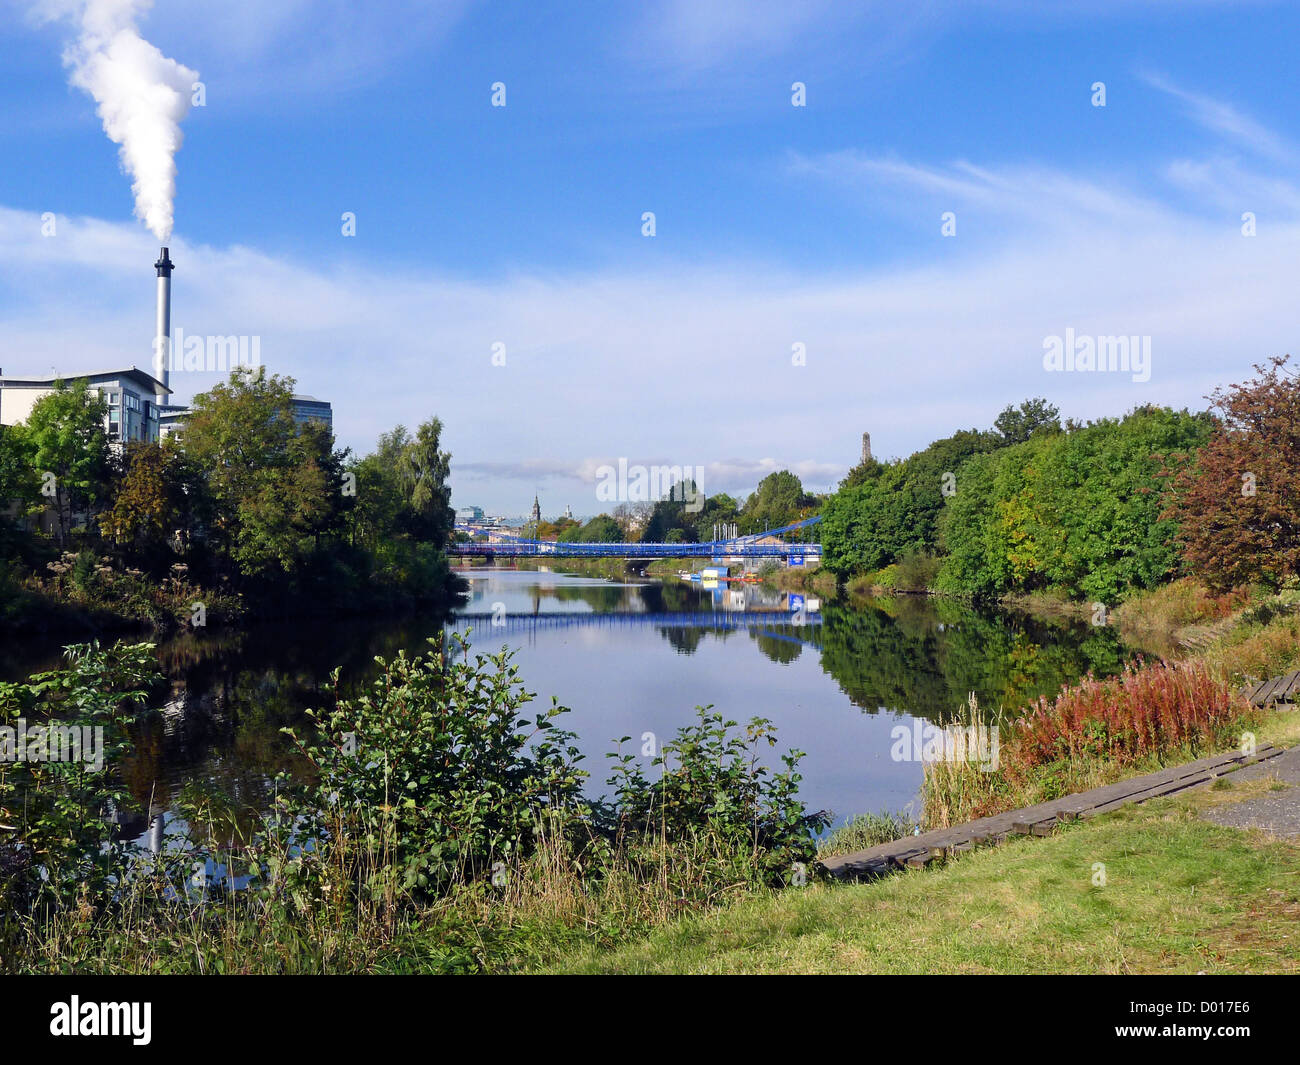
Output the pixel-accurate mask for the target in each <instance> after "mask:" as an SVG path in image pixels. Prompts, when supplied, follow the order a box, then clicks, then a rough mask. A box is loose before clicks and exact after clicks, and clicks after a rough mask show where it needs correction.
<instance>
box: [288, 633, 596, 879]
mask: <svg viewBox="0 0 1300 1065" xmlns="http://www.w3.org/2000/svg"><path fill="white" fill-rule="evenodd" d="M430 643H431V644H432V650H431V651H430V652H429V653H427V654H424V655H418V656H416V657H414V658H408V657H407V656H406V655H405V653H400V652H399V654H398V655H397V657H396V658H394V659H392V660H390V661H387V662H385V661H383V660H382V659H378V660H377V661H379V663H380V666H381V671H380V673H379V676H378V677H377V678H376V679H375V680H374V682H373V683H372V685H371V687H370V688H369V690H367V691H366V692H364V693H363V694H362V695H360V696H359V697H358V698H356V699H352V700H339V701H338V702H337V703H336V705H335V707H334V709H332V710H328V711H315V710H312V711H308V713H307V716H308V718H309V719H310V720H311V721H312V723H313V724H314V725H315V727H316V728H317V730H318V736H317V737H316V738H315V739H313V740H311V741H309V742H303V741H302V740H301V739H300V738H299V737H298V736H297V734H296V733H295V731H294V730H293V729H286V730H285V732H286V733H287V734H288V735H289V736H291V737H292V738H293V739H294V741H295V742H296V743H298V745H299V748H300V749H301V750H302V752H303V754H304V755H305V756H306V757H307V759H308V760H309V762H310V763H311V765H312V767H313V770H314V772H315V774H316V779H315V781H314V782H313V783H311V784H310V785H309V786H307V787H306V788H305V789H304V790H302V791H301V792H300V793H299V795H298V797H297V806H296V810H295V813H296V815H297V817H298V818H299V819H300V823H301V828H302V831H303V833H304V834H305V838H306V839H308V840H322V839H328V841H329V846H330V847H331V848H332V849H333V851H334V857H335V859H336V860H338V861H341V862H343V863H345V864H346V865H347V866H348V867H349V868H350V869H351V870H352V871H353V873H355V875H356V876H357V877H360V878H361V879H362V880H369V881H370V883H369V884H368V885H367V884H360V885H359V886H368V887H369V888H370V889H371V890H379V889H383V890H387V889H388V888H390V887H391V886H392V884H390V883H389V880H388V878H391V877H393V876H396V877H397V878H398V886H400V887H401V888H403V889H405V890H411V891H414V892H415V893H417V894H422V893H435V894H436V893H439V892H443V891H445V890H446V889H447V888H448V887H450V886H451V885H453V884H456V883H462V882H466V881H469V880H473V879H475V878H477V877H483V876H484V875H487V874H490V872H491V870H492V867H493V865H494V864H495V863H496V862H498V861H501V862H506V861H511V860H515V859H518V858H521V857H524V856H526V855H527V853H528V851H529V849H530V847H531V842H532V840H533V838H534V834H535V832H536V831H537V830H538V827H539V824H541V823H543V821H544V820H548V821H549V820H552V819H551V818H550V817H549V816H548V815H554V816H555V817H556V818H559V819H560V822H561V827H562V828H563V827H564V826H566V825H567V824H568V823H570V822H571V821H574V820H576V818H577V817H579V816H580V815H581V814H583V813H584V812H585V811H586V807H585V805H584V803H583V802H582V798H581V793H580V788H581V784H582V780H583V779H584V778H585V777H586V775H587V774H586V773H585V772H583V771H581V770H579V769H578V768H577V766H576V763H577V761H578V760H579V759H580V757H581V756H580V755H579V754H578V752H577V749H576V748H575V747H574V746H573V744H572V739H573V736H572V734H571V733H569V732H565V731H562V730H560V729H558V728H556V726H555V719H556V718H557V717H558V716H559V715H560V714H562V713H565V712H566V711H565V709H564V708H563V707H561V706H559V705H558V704H556V703H554V701H552V705H551V707H550V708H549V709H547V710H546V711H545V712H544V713H541V714H538V715H537V716H536V718H535V719H534V720H533V721H532V723H531V726H529V724H528V723H527V722H526V719H525V718H524V717H523V715H522V713H521V708H522V707H523V706H524V705H525V704H527V703H528V702H529V701H530V700H531V699H532V695H531V694H529V693H527V692H525V691H524V690H523V687H522V685H521V684H520V683H519V679H518V669H517V668H516V667H515V666H513V665H511V664H510V655H509V653H508V652H504V651H503V652H501V653H500V654H496V655H482V654H477V655H474V656H473V658H472V659H471V658H470V654H469V649H468V647H467V645H466V644H464V642H463V641H462V639H461V637H460V636H459V635H458V634H454V633H453V634H452V635H451V636H450V637H446V638H444V637H435V638H434V639H432V640H430ZM337 680H338V674H337V671H336V673H335V682H336V684H337ZM551 827H554V826H553V824H552V826H551Z"/></svg>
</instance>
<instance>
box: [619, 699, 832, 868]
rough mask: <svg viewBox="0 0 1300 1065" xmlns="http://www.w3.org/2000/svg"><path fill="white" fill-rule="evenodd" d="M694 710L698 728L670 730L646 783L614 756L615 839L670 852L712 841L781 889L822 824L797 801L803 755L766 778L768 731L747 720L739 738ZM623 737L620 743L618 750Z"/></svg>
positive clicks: (717, 718)
mask: <svg viewBox="0 0 1300 1065" xmlns="http://www.w3.org/2000/svg"><path fill="white" fill-rule="evenodd" d="M711 709H712V708H711V707H697V711H698V713H699V722H698V723H696V724H692V725H686V726H683V727H682V728H680V729H678V730H677V736H676V738H675V739H673V740H669V741H668V742H667V743H665V744H664V745H663V749H662V750H661V752H660V753H659V754H658V755H657V756H656V757H655V758H654V759H653V760H652V762H651V766H652V768H657V769H658V770H659V771H660V774H659V777H658V779H656V780H650V779H648V778H647V777H646V775H645V773H644V771H643V770H642V768H641V766H640V764H639V763H638V762H637V761H636V758H635V756H633V755H631V754H622V753H618V752H616V753H614V754H611V755H610V756H609V757H611V758H613V759H614V760H615V768H614V775H613V776H611V777H610V778H609V781H608V783H609V785H610V786H611V787H612V788H613V789H614V795H615V802H616V806H617V811H618V832H619V836H620V838H626V837H628V836H633V837H635V836H651V837H654V838H656V839H657V840H662V842H664V843H665V844H668V845H672V844H675V843H681V842H683V841H688V840H692V839H695V838H697V837H698V836H699V835H700V834H701V833H705V834H711V835H712V836H713V837H714V838H715V839H716V840H717V841H719V842H720V843H721V844H722V845H723V849H724V850H726V851H730V852H734V853H739V854H741V855H744V856H746V857H747V858H748V860H750V861H752V862H753V863H754V865H755V867H756V869H757V870H758V871H759V872H760V873H761V875H763V876H764V878H766V879H767V880H768V881H769V882H773V883H781V882H784V881H785V880H786V879H787V878H788V877H789V876H790V874H791V871H792V870H793V869H794V867H795V866H796V864H797V863H806V862H809V861H811V860H812V858H813V857H814V856H815V854H816V847H815V844H814V836H815V834H816V833H818V832H820V831H821V830H822V829H823V828H825V827H826V825H827V824H828V823H829V820H830V818H829V815H828V814H827V813H826V812H824V811H823V812H819V813H815V814H809V813H807V812H806V811H805V810H804V806H803V803H802V802H800V801H799V799H798V798H797V793H798V789H799V781H800V780H801V779H802V777H801V776H800V775H799V773H798V770H797V767H798V764H799V761H800V759H801V758H802V757H803V752H802V751H797V750H795V751H790V752H787V753H786V754H784V755H782V757H781V761H782V762H783V763H784V765H785V770H784V771H782V772H778V773H772V772H771V771H770V770H769V769H768V768H767V767H766V766H764V765H762V764H761V762H760V761H759V758H758V752H759V750H760V748H761V747H762V746H763V745H764V744H766V745H767V746H769V747H771V746H774V745H775V743H776V736H775V734H774V732H773V729H772V723H771V722H770V721H768V720H767V719H766V718H760V717H756V718H753V719H752V720H751V721H750V722H749V724H748V725H747V726H746V728H745V731H744V734H743V735H740V734H737V733H734V732H733V731H732V730H733V729H735V728H736V727H737V723H736V722H734V721H726V720H724V719H723V717H722V715H721V714H716V713H711V712H710V710H711ZM629 738H630V737H624V738H623V740H622V741H620V746H621V743H625V742H627V740H628V739H629Z"/></svg>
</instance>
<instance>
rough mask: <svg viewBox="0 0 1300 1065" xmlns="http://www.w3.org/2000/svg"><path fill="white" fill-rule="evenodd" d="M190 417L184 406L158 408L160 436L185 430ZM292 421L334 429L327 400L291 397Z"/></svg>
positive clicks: (311, 397)
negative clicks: (186, 421)
mask: <svg viewBox="0 0 1300 1065" xmlns="http://www.w3.org/2000/svg"><path fill="white" fill-rule="evenodd" d="M189 416H190V408H189V407H185V406H174V407H161V408H159V429H160V432H161V435H163V436H170V435H171V434H172V433H178V432H180V431H181V430H182V429H183V428H185V419H186V418H188V417H189ZM293 420H294V424H296V425H307V424H309V423H314V424H316V425H323V426H325V428H326V429H329V430H331V431H333V429H334V408H333V407H332V406H331V405H330V402H329V400H325V399H317V398H316V397H315V396H299V395H295V396H294V397H293Z"/></svg>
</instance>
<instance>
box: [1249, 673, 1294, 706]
mask: <svg viewBox="0 0 1300 1065" xmlns="http://www.w3.org/2000/svg"><path fill="white" fill-rule="evenodd" d="M1246 698H1247V699H1249V700H1250V701H1251V703H1253V704H1254V705H1255V706H1268V705H1269V704H1270V703H1290V702H1295V701H1296V700H1297V699H1300V673H1284V674H1282V676H1280V677H1274V678H1273V679H1272V680H1261V681H1260V682H1259V683H1258V684H1256V685H1255V686H1254V687H1252V688H1250V689H1248V690H1247V692H1246Z"/></svg>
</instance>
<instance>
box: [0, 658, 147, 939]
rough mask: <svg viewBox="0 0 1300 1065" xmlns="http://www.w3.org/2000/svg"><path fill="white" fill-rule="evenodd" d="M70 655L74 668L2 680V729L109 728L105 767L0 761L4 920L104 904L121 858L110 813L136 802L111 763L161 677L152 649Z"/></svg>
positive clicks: (105, 731)
mask: <svg viewBox="0 0 1300 1065" xmlns="http://www.w3.org/2000/svg"><path fill="white" fill-rule="evenodd" d="M66 653H67V661H68V664H67V666H66V668H63V669H57V670H52V671H50V672H48V673H39V674H36V675H35V676H33V677H31V678H30V680H29V681H28V682H27V683H25V684H14V683H0V725H4V726H6V727H8V728H10V729H13V730H15V733H16V723H17V720H18V719H19V718H22V719H24V720H25V721H26V722H27V727H28V729H29V730H30V729H32V728H34V727H36V726H38V725H39V724H41V723H45V722H49V723H58V724H60V725H63V726H69V727H78V728H80V727H82V726H85V727H89V728H92V729H94V728H102V729H103V733H102V735H103V749H102V754H103V759H104V761H103V763H102V764H101V765H99V766H96V765H92V764H88V763H87V762H86V761H85V760H84V758H83V759H82V760H79V761H30V760H24V761H13V760H8V759H5V760H0V868H2V869H3V870H4V875H3V876H0V914H4V913H8V912H9V911H10V907H11V906H12V907H14V908H19V907H28V908H33V907H37V906H40V907H44V908H46V909H59V908H61V907H67V906H70V905H72V904H73V903H74V902H76V901H77V900H78V899H79V898H80V897H82V895H83V893H88V894H89V895H90V896H91V897H97V898H98V899H100V900H102V899H104V898H105V897H107V895H108V892H109V888H110V886H111V884H112V883H113V882H114V877H115V875H116V873H117V871H118V863H119V861H120V860H121V858H122V854H123V851H122V849H121V848H122V845H121V844H120V843H119V842H117V841H115V840H114V839H113V831H112V830H113V825H112V822H111V821H110V820H109V817H108V815H109V814H110V813H111V812H113V810H115V809H116V810H121V809H123V808H126V807H129V806H131V805H132V799H131V797H130V795H129V794H128V793H127V792H126V791H125V790H124V789H123V788H122V786H121V784H120V783H119V781H118V780H117V779H116V778H115V775H114V773H113V763H114V761H115V760H116V759H117V758H118V757H119V756H120V755H121V754H122V753H124V752H125V750H126V749H127V736H126V731H125V730H126V726H127V724H129V723H130V722H131V721H132V720H134V718H135V716H136V715H137V714H138V713H139V712H140V709H141V708H142V707H143V705H144V699H145V696H146V694H147V691H148V689H149V687H150V686H151V685H152V684H154V683H156V682H157V681H158V680H159V679H160V674H159V671H158V666H157V663H156V662H155V661H154V658H153V647H152V645H151V644H134V645H126V644H119V645H117V646H115V647H113V648H111V649H109V650H103V649H101V648H100V647H99V646H98V644H93V643H92V644H85V645H79V646H73V647H69V648H67V652H66ZM15 738H16V737H15ZM83 750H84V748H83Z"/></svg>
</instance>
